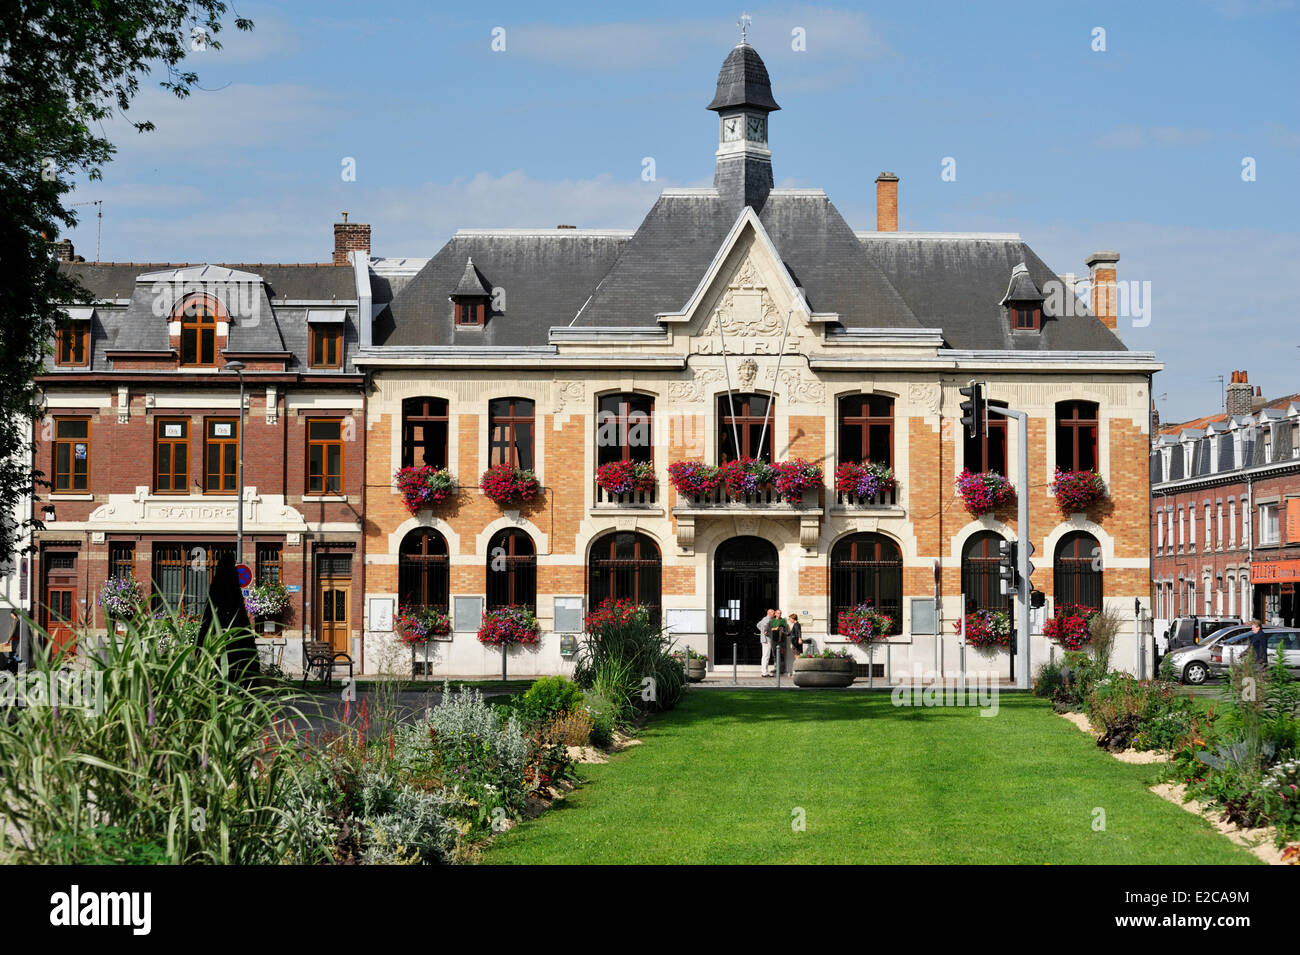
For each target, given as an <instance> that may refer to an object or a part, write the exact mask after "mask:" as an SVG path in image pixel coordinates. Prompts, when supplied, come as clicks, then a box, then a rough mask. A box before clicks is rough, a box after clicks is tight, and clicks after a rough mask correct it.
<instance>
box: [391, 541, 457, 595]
mask: <svg viewBox="0 0 1300 955" xmlns="http://www.w3.org/2000/svg"><path fill="white" fill-rule="evenodd" d="M450 591H451V558H450V556H449V555H448V553H447V541H446V539H444V538H443V536H442V535H441V534H439V533H438V532H437V531H435V530H430V529H428V528H424V527H421V528H416V529H415V530H413V531H411V532H410V533H409V534H407V535H406V536H405V537H403V538H402V545H401V547H400V548H399V549H398V553H397V593H398V602H399V603H401V605H402V606H404V607H432V608H434V609H436V610H441V611H442V612H443V613H446V612H447V609H448V603H449V601H448V596H447V595H448V594H449V593H450Z"/></svg>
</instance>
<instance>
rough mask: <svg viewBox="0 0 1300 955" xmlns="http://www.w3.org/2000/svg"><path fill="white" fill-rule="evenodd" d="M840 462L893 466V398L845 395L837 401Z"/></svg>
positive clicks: (886, 396)
mask: <svg viewBox="0 0 1300 955" xmlns="http://www.w3.org/2000/svg"><path fill="white" fill-rule="evenodd" d="M839 407H840V454H839V463H841V464H845V463H851V464H866V463H867V462H871V463H873V464H883V465H884V466H885V467H888V468H892V467H893V466H894V399H893V398H891V397H889V396H888V395H848V396H847V397H844V398H841V399H840V405H839Z"/></svg>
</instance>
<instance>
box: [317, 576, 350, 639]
mask: <svg viewBox="0 0 1300 955" xmlns="http://www.w3.org/2000/svg"><path fill="white" fill-rule="evenodd" d="M351 596H352V583H351V581H349V580H335V579H333V578H330V577H322V578H321V579H320V582H319V584H318V585H317V587H316V633H317V639H318V640H324V641H326V642H327V643H329V645H330V646H331V647H333V649H334V650H335V652H338V651H342V652H343V653H351V652H352V627H351V625H350V624H349V621H348V607H349V606H350V605H351V600H350V599H349V598H350V597H351Z"/></svg>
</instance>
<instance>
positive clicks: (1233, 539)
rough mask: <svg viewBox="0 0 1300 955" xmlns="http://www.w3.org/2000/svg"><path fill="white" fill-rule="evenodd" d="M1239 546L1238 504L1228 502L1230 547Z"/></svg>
mask: <svg viewBox="0 0 1300 955" xmlns="http://www.w3.org/2000/svg"><path fill="white" fill-rule="evenodd" d="M1236 546H1237V502H1236V501H1235V500H1234V501H1229V502H1228V547H1230V548H1232V547H1236Z"/></svg>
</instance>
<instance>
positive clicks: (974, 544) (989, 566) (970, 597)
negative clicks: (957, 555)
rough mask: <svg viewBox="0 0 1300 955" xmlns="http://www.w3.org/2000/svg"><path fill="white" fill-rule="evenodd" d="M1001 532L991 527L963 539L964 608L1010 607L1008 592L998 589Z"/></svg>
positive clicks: (989, 608) (990, 608)
mask: <svg viewBox="0 0 1300 955" xmlns="http://www.w3.org/2000/svg"><path fill="white" fill-rule="evenodd" d="M1001 541H1002V536H1001V535H1000V534H997V533H995V532H994V531H980V532H978V533H977V534H974V535H972V536H971V538H970V540H968V541H966V546H965V547H963V548H962V554H961V590H962V593H964V594H965V595H966V609H967V610H968V611H970V610H1005V611H1010V610H1011V596H1010V595H1009V594H1003V593H1002V586H1001V580H1000V578H999V576H998V563H999V560H1000V556H1001V555H1000V554H999V553H998V544H999V543H1000V542H1001Z"/></svg>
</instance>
